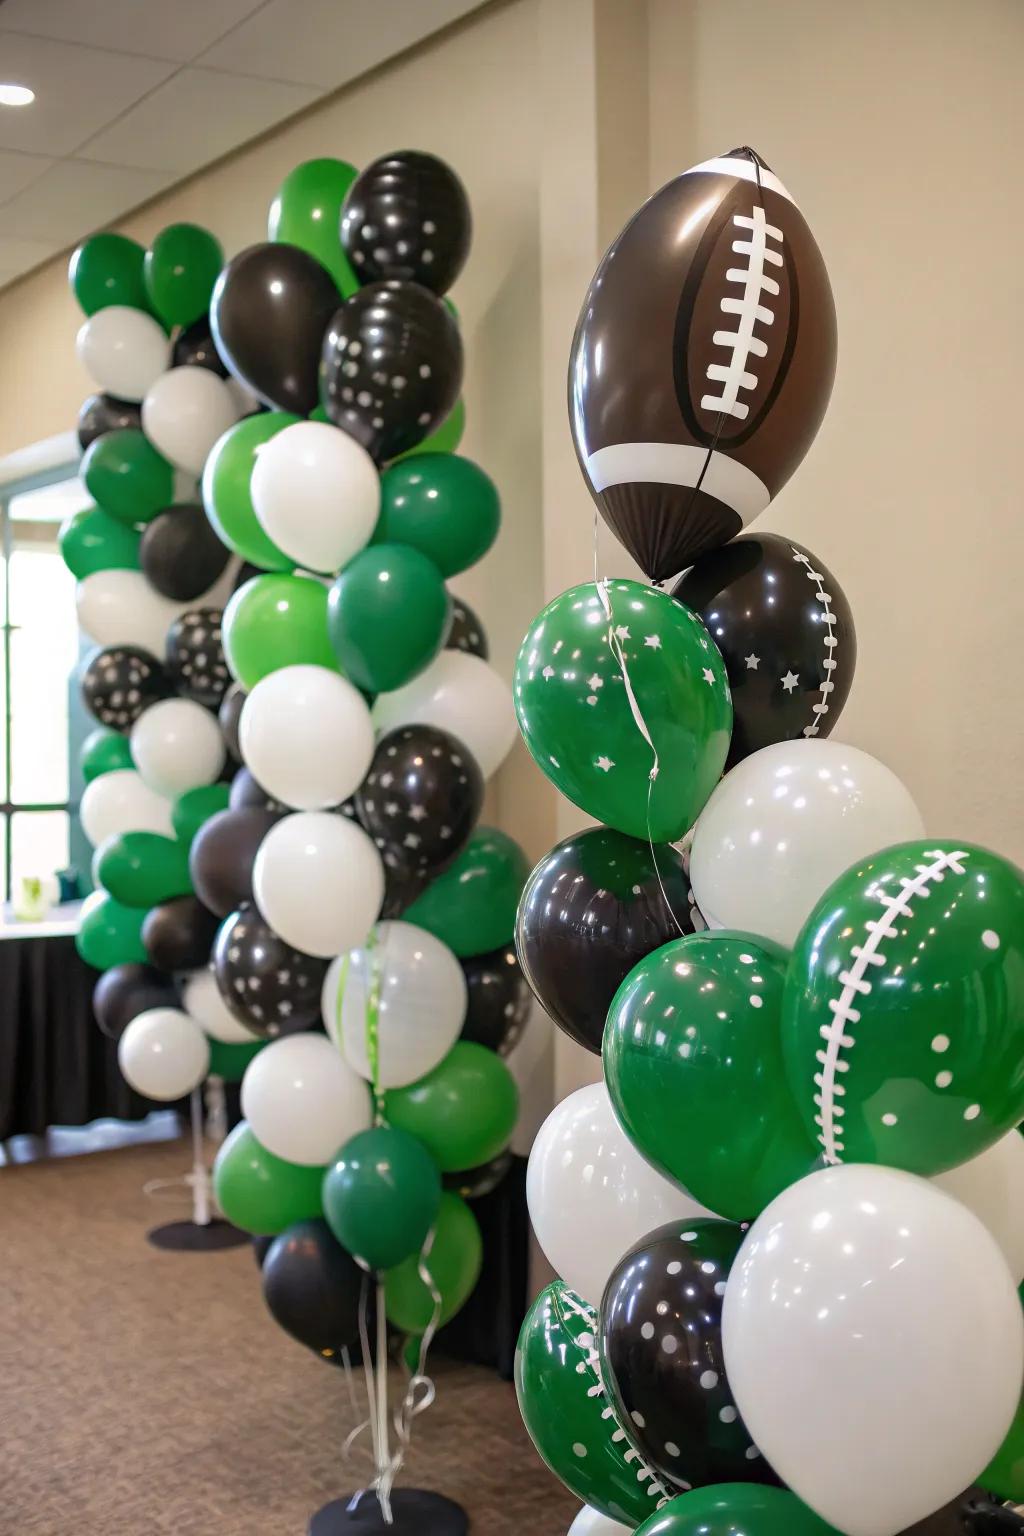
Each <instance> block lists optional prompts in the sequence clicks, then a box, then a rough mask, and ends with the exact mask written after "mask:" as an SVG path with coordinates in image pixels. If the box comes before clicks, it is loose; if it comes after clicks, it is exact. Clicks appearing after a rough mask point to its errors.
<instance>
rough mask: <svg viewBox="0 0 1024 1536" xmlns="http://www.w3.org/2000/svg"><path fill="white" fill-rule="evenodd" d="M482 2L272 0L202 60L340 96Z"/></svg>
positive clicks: (215, 46) (205, 62) (229, 68)
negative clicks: (351, 83)
mask: <svg viewBox="0 0 1024 1536" xmlns="http://www.w3.org/2000/svg"><path fill="white" fill-rule="evenodd" d="M479 4H480V0H417V4H415V5H410V4H409V3H408V0H270V3H269V4H268V5H264V6H263V7H262V8H261V9H260V10H259V11H257V12H256V13H255V14H254V15H253V16H251V17H250V18H249V20H248V21H244V22H242V24H241V26H239V27H238V28H236V30H235V31H234V32H232V34H231V36H230V37H227V38H225V39H224V40H223V41H222V42H220V43H216V44H215V45H214V46H213V47H212V48H211V49H210V50H209V51H208V52H207V53H205V54H204V55H203V56H202V58H201V59H200V60H199V62H200V63H202V64H213V65H216V67H217V68H218V69H227V70H233V71H235V72H236V73H246V74H251V75H263V76H267V77H270V78H272V79H275V80H296V81H301V82H303V83H304V84H308V85H318V86H320V87H321V89H322V90H329V89H334V88H336V87H337V86H339V85H344V84H345V82H346V81H347V80H354V79H355V78H356V77H357V76H358V75H361V74H365V72H366V71H367V70H368V69H373V68H374V67H375V65H377V64H381V63H383V61H384V60H385V59H387V58H390V57H391V55H392V54H395V53H398V52H400V51H401V50H402V49H403V48H410V47H411V46H412V45H413V43H417V42H419V41H420V39H421V38H424V37H429V36H430V34H431V32H436V31H437V30H438V28H439V27H444V26H447V25H448V23H449V22H450V21H455V20H456V19H457V18H458V17H460V16H464V15H465V14H466V13H467V12H468V11H473V10H476V9H477V6H478V5H479Z"/></svg>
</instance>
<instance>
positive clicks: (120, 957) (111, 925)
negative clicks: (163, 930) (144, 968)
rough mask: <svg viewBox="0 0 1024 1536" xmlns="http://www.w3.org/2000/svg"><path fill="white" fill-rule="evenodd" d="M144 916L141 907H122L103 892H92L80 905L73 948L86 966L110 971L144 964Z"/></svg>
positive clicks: (145, 952)
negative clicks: (79, 918)
mask: <svg viewBox="0 0 1024 1536" xmlns="http://www.w3.org/2000/svg"><path fill="white" fill-rule="evenodd" d="M145 917H146V913H145V911H144V910H143V909H142V908H141V907H125V906H122V904H121V903H120V902H119V901H115V900H114V898H113V897H112V896H108V895H107V893H106V891H94V892H93V894H92V895H91V896H89V897H87V898H86V900H85V902H84V904H83V906H82V918H81V922H80V923H79V925H78V933H77V934H76V935H75V948H76V949H77V950H78V953H79V954H80V955H81V957H82V959H83V960H84V961H85V963H86V965H91V966H94V967H95V969H96V970H97V971H109V969H110V967H111V966H112V965H132V964H135V965H145V964H146V963H147V962H148V961H149V955H148V953H147V951H146V946H145V944H143V942H142V924H143V922H144V921H145Z"/></svg>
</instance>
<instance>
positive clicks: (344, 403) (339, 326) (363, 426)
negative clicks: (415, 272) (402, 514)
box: [320, 282, 462, 464]
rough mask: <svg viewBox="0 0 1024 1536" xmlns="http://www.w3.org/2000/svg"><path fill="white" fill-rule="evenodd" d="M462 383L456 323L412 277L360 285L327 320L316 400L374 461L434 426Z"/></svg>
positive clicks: (397, 450) (408, 445) (419, 438)
mask: <svg viewBox="0 0 1024 1536" xmlns="http://www.w3.org/2000/svg"><path fill="white" fill-rule="evenodd" d="M461 385H462V338H461V337H460V335H459V328H458V325H457V324H456V322H455V320H454V318H453V316H452V314H451V312H450V311H449V310H448V309H447V308H446V306H445V305H444V304H443V303H442V301H441V300H440V299H439V298H438V297H437V295H436V294H433V293H431V292H430V291H429V290H428V289H426V288H423V287H421V285H420V284H419V283H409V282H384V283H371V284H370V286H369V287H367V288H360V290H359V291H358V293H354V294H353V295H352V297H351V298H350V299H346V300H345V303H344V304H343V305H342V306H341V308H340V309H339V310H338V311H337V312H336V313H335V315H334V317H333V319H332V320H331V322H330V325H329V326H328V327H327V330H326V335H325V336H324V340H323V354H322V365H321V372H320V398H321V402H322V404H323V407H324V410H325V411H326V413H327V415H328V417H329V418H330V420H331V421H332V422H333V423H334V425H335V426H336V427H340V428H341V429H342V431H343V432H347V433H348V434H349V436H350V437H354V438H355V439H356V441H357V442H359V443H361V444H362V446H363V447H364V448H365V449H366V451H367V453H369V454H370V456H371V457H372V458H373V459H375V460H376V461H377V463H378V464H379V463H383V462H384V461H385V460H386V459H393V458H394V457H395V455H396V454H399V453H404V452H405V451H406V449H407V448H415V446H416V444H417V443H420V442H422V441H423V439H424V438H425V437H427V436H428V435H429V434H430V433H431V432H433V431H434V429H435V428H436V427H439V426H440V425H441V423H442V421H444V419H445V417H446V416H447V415H448V413H449V411H450V410H451V409H452V406H453V405H454V404H455V402H456V400H457V399H458V396H459V389H460V387H461Z"/></svg>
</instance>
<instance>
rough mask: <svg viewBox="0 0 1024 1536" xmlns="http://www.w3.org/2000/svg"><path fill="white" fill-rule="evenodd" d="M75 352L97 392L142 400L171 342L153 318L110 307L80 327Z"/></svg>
mask: <svg viewBox="0 0 1024 1536" xmlns="http://www.w3.org/2000/svg"><path fill="white" fill-rule="evenodd" d="M75 350H76V351H77V353H78V361H79V362H80V363H81V365H82V367H83V368H84V369H85V371H86V373H87V374H88V375H89V377H90V379H92V381H93V383H94V384H95V385H96V388H97V389H100V390H103V391H105V392H106V393H107V394H110V395H116V396H117V398H118V399H119V400H141V399H142V398H143V397H144V396H145V394H146V391H147V390H148V389H149V388H150V386H151V385H152V384H154V383H155V382H156V380H157V379H158V378H159V377H160V375H161V374H162V373H163V371H164V369H165V368H166V367H167V358H168V353H169V351H170V343H169V342H168V340H167V337H166V335H165V334H164V331H163V328H162V326H160V325H158V324H157V322H156V321H155V320H154V319H153V317H152V315H147V314H144V313H143V311H142V310H141V309H131V308H129V307H128V305H126V304H111V305H109V306H108V307H107V308H106V309H101V310H98V311H97V313H96V314H95V315H90V316H89V318H88V320H86V321H85V323H84V324H83V325H82V326H81V327H80V329H79V332H78V338H77V340H76V342H75Z"/></svg>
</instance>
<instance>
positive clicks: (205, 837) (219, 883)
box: [188, 806, 281, 917]
mask: <svg viewBox="0 0 1024 1536" xmlns="http://www.w3.org/2000/svg"><path fill="white" fill-rule="evenodd" d="M280 819H281V817H280V815H279V814H278V813H276V812H274V811H267V810H262V811H261V810H257V809H256V808H255V807H251V806H250V807H247V808H246V809H245V810H241V811H232V810H227V811H218V812H217V814H216V815H215V816H211V817H210V818H209V820H208V821H204V822H203V825H202V826H201V827H200V828H199V831H198V832H197V833H196V835H195V837H194V838H193V839H192V846H191V848H190V849H189V854H188V867H189V873H190V875H191V876H192V884H193V886H194V887H195V891H196V895H197V896H198V897H199V899H200V900H201V901H202V902H203V903H204V905H206V906H207V907H209V909H210V911H211V912H216V914H217V916H218V917H227V915H228V913H229V912H234V911H236V909H237V908H238V907H242V906H244V905H245V904H246V902H250V901H252V866H253V860H254V859H255V857H256V854H257V852H258V851H259V846H260V843H262V841H263V839H264V838H265V837H266V835H267V833H268V832H269V831H270V829H271V827H272V826H273V825H274V823H275V822H278V821H280Z"/></svg>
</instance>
